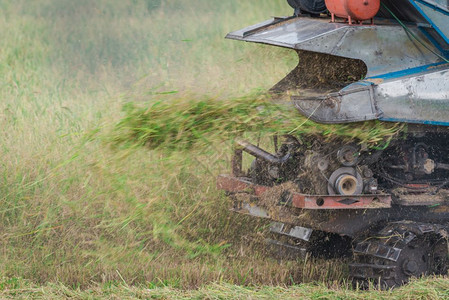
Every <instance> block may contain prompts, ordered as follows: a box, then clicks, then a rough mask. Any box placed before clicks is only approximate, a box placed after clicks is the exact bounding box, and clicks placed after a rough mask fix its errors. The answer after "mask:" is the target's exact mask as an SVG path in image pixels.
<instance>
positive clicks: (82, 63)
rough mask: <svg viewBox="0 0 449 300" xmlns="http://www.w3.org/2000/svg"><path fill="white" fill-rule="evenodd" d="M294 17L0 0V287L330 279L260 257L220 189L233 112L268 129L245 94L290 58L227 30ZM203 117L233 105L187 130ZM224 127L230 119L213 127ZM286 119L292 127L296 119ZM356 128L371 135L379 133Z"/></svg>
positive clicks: (33, 290) (258, 228)
mask: <svg viewBox="0 0 449 300" xmlns="http://www.w3.org/2000/svg"><path fill="white" fill-rule="evenodd" d="M290 13H291V10H290V8H289V7H288V6H287V5H286V3H285V1H283V0H276V1H275V0H263V1H257V3H253V2H250V1H237V0H229V1H218V0H213V1H210V0H209V1H206V0H199V1H181V0H177V1H174V0H166V1H150V0H129V1H119V0H108V1H106V0H98V1H87V0H80V1H69V0H39V1H25V0H19V1H14V2H12V1H6V0H4V1H0V25H1V27H2V30H1V31H0V43H1V47H0V78H1V85H0V96H1V99H2V101H1V102H0V112H1V115H0V116H1V118H0V126H1V130H2V132H1V139H0V151H1V152H0V153H1V157H2V159H1V160H0V163H1V169H0V170H1V171H0V175H1V176H0V237H1V238H0V249H1V250H0V270H1V275H2V277H3V278H4V279H3V280H2V281H1V282H0V290H1V293H2V294H0V296H1V297H14V296H19V295H20V296H22V297H24V298H26V297H41V298H57V297H68V296H72V297H75V298H97V297H100V296H102V297H114V296H115V297H117V298H122V297H142V298H145V297H151V296H152V295H153V294H151V293H154V295H155V296H159V297H161V298H164V297H165V298H178V297H190V296H192V297H198V298H202V297H203V298H207V297H209V298H213V297H215V296H214V295H218V296H220V295H221V296H222V297H223V298H227V297H232V294H233V293H237V294H238V293H240V294H241V295H242V296H241V297H242V298H251V297H258V296H259V295H261V296H262V295H263V294H264V293H265V294H267V295H268V296H267V297H274V295H276V294H277V293H279V294H280V295H287V294H288V293H291V294H292V295H295V293H297V294H298V295H300V293H301V292H300V291H301V289H304V288H305V287H311V286H299V287H296V286H295V287H294V288H292V289H287V288H285V286H286V285H291V284H293V283H306V282H314V281H319V282H328V283H329V282H330V283H335V284H333V285H335V286H338V283H341V282H342V278H344V276H345V273H346V269H345V266H344V264H342V263H341V262H339V261H320V260H306V261H297V262H294V261H283V262H278V261H277V260H274V259H271V258H267V257H266V254H265V253H264V251H263V249H261V248H262V247H260V244H259V241H260V240H261V239H262V238H263V234H264V232H265V230H266V223H264V222H263V221H260V220H252V219H250V218H246V217H240V216H235V215H233V214H231V213H230V212H229V211H228V209H227V208H228V205H229V203H228V202H227V199H226V198H225V197H223V195H222V194H221V193H220V192H219V191H217V190H216V188H215V177H216V175H218V174H219V173H223V172H227V171H228V163H229V159H230V153H231V151H230V149H231V144H230V141H229V140H228V137H229V138H230V137H232V136H233V135H234V134H236V133H238V132H240V131H243V130H247V129H248V124H253V123H251V122H252V121H251V122H249V121H247V120H246V119H245V118H243V117H244V116H245V115H246V114H251V113H252V112H254V110H256V111H257V112H258V113H257V114H256V120H257V121H263V122H266V123H263V124H264V127H266V126H265V125H267V124H269V123H270V124H271V121H270V120H265V119H264V117H265V115H264V114H265V112H260V110H259V109H258V108H259V107H260V106H261V105H265V103H266V102H265V100H264V98H260V97H251V98H242V97H241V95H254V94H258V92H257V90H259V91H260V90H262V91H264V90H266V89H268V88H269V87H270V86H271V85H273V84H274V83H275V82H277V81H278V80H279V79H280V78H282V77H283V76H284V75H285V74H287V73H288V72H289V71H290V70H291V69H292V68H293V67H294V65H295V64H296V57H295V54H294V53H290V52H289V51H286V50H283V49H275V48H270V47H263V46H259V45H250V44H243V43H238V42H233V41H225V40H224V39H223V36H224V35H225V34H226V33H227V32H228V31H231V30H233V29H239V28H241V27H243V26H245V25H249V24H252V23H255V22H258V21H260V20H263V19H265V18H267V17H269V16H270V15H286V14H290ZM255 90H256V92H255ZM259 94H260V93H259ZM192 95H194V96H192ZM198 95H200V96H198ZM217 99H220V100H217ZM229 99H231V100H229ZM248 100H249V102H248ZM252 101H254V102H252ZM129 103H134V104H133V106H131V105H130V104H129ZM243 103H246V104H245V105H244V104H243ZM251 103H252V104H251ZM248 104H251V105H249V106H248ZM239 105H240V106H239ZM123 107H127V110H126V111H123V110H122V109H123ZM192 108H196V109H197V110H196V111H194V113H192ZM206 108H207V109H206ZM241 108H244V109H241ZM275 108H276V109H279V108H278V107H275ZM158 109H159V115H158V117H157V118H154V119H152V118H153V117H152V116H153V114H154V113H155V111H158ZM245 109H247V110H248V111H245ZM198 111H200V112H204V111H207V112H212V113H213V114H212V117H213V118H214V120H216V119H217V118H216V116H217V115H214V114H216V113H220V114H228V113H229V112H231V114H228V116H227V117H226V118H223V119H221V121H219V122H218V121H217V122H213V123H211V122H209V121H210V119H209V121H207V122H206V123H205V124H206V125H205V127H204V128H205V129H202V130H201V132H199V133H200V134H197V133H198V132H195V130H196V129H195V128H196V127H195V126H192V124H191V123H192V122H193V123H195V124H197V122H198V121H200V120H202V119H203V116H204V115H203V114H202V113H201V114H198V113H197V112H198ZM269 113H270V114H272V113H275V114H278V113H286V114H287V112H286V111H284V110H283V109H280V110H277V111H274V112H271V110H270V111H269ZM173 116H176V119H173V118H172V117H173ZM192 118H193V119H192ZM236 118H237V119H236ZM185 120H189V121H188V122H186V121H185ZM192 120H193V121H192ZM229 120H237V121H238V122H237V124H235V125H233V126H236V127H231V128H230V129H229V130H228V132H226V134H225V135H223V136H219V135H220V134H219V132H220V130H222V129H223V128H225V127H226V126H229V125H227V124H229V123H228V121H229ZM191 121H192V122H191ZM161 122H163V123H165V124H166V125H168V124H170V128H162V127H161V128H158V127H157V125H158V124H159V123H161ZM289 122H290V123H289V125H288V126H285V129H284V130H286V131H287V130H290V129H292V128H296V127H298V126H297V125H301V124H302V123H303V122H301V120H300V119H299V118H298V119H297V120H296V119H291V120H289ZM117 124H119V125H117ZM130 124H131V125H132V126H131V125H130ZM207 124H209V125H210V124H212V125H213V126H212V127H211V126H209V125H207ZM273 124H274V125H272V127H270V131H274V130H275V129H278V128H279V126H280V123H279V122H277V123H276V122H275V123H273ZM145 126H147V127H145ZM251 126H254V125H251ZM251 126H250V127H251ZM258 126H260V125H258ZM270 126H271V125H270ZM304 126H307V128H312V127H313V125H312V124H311V123H307V125H304ZM366 126H367V127H365V128H366V129H367V132H365V135H364V136H365V137H367V139H371V138H372V137H373V136H376V135H377V133H376V132H374V133H375V134H374V135H373V134H372V133H373V132H371V133H370V130H374V131H376V130H383V129H382V128H383V127H382V128H381V127H377V126H378V125H374V127H373V126H371V125H369V126H368V125H366ZM136 128H137V129H138V130H136ZM148 128H149V129H151V130H152V131H151V132H153V133H152V134H150V135H145V132H143V131H142V130H140V129H144V130H145V131H146V130H147V129H148ZM180 128H183V130H184V131H183V133H185V134H187V135H188V137H189V139H182V138H181V140H179V139H177V137H178V135H177V133H178V132H179V131H180ZM258 128H260V127H251V128H250V129H258ZM300 128H305V127H301V126H300V127H298V130H299V129H300ZM320 128H321V127H317V128H316V130H321V129H320ZM372 128H374V129H372ZM368 129H369V130H368ZM329 132H333V131H332V130H330V131H329ZM345 132H347V131H345ZM167 133H168V134H167ZM385 133H388V134H390V133H391V131H388V132H385ZM348 136H349V137H351V136H352V133H349V134H348ZM148 138H150V140H148ZM111 141H115V142H117V141H118V142H119V146H112V144H111ZM192 142H193V143H192ZM148 143H150V144H152V145H154V147H153V148H155V149H153V150H151V149H149V148H148V147H136V145H139V144H146V145H148ZM189 143H192V144H190V145H189ZM186 145H187V146H188V147H184V146H186ZM173 147H174V148H177V150H178V151H167V149H168V148H172V149H173ZM185 149H188V151H184V150H185ZM179 150H183V151H179ZM18 278H23V279H18ZM429 283H430V281H423V282H422V283H416V284H417V285H418V286H422V285H429V288H428V292H429V293H433V291H434V290H435V293H439V284H441V285H444V284H445V280H444V279H438V280H436V283H435V284H437V285H436V286H435V287H433V286H432V285H430V284H429ZM248 286H251V287H252V288H251V289H247V288H245V287H248ZM257 286H260V288H256V287H257ZM264 286H267V287H264ZM278 286H281V287H278ZM142 287H146V288H152V289H153V290H145V289H142ZM193 288H200V289H199V290H191V291H189V289H193ZM298 289H299V290H298ZM318 289H321V290H322V291H323V293H324V295H326V293H336V295H344V293H349V295H358V294H356V292H352V291H346V290H344V289H343V288H334V289H332V290H327V289H325V288H324V287H322V286H321V287H318V288H317V290H318ZM317 293H319V292H317ZM385 295H389V294H388V293H387V294H385ZM435 295H438V294H435ZM354 297H359V296H354Z"/></svg>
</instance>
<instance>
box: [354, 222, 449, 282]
mask: <svg viewBox="0 0 449 300" xmlns="http://www.w3.org/2000/svg"><path fill="white" fill-rule="evenodd" d="M446 237H447V231H446V227H445V226H443V225H440V224H427V223H416V222H406V221H403V222H395V223H390V224H389V225H388V226H387V227H385V228H384V229H382V230H381V231H380V232H378V234H376V235H375V237H368V238H365V239H363V240H358V241H356V243H355V247H354V249H353V252H354V263H351V264H350V265H349V269H350V275H351V277H352V278H353V280H354V283H355V284H358V285H359V286H361V287H367V286H368V285H369V282H370V281H372V283H373V284H374V285H375V286H378V287H381V288H383V289H389V288H394V287H398V286H400V285H403V284H405V283H407V282H408V281H409V279H410V278H411V277H421V276H425V275H430V274H445V272H447V270H448V262H449V260H448V243H447V239H446Z"/></svg>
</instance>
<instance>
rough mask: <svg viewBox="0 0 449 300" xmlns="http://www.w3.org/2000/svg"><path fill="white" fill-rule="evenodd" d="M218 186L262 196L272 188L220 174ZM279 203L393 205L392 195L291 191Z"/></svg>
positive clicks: (343, 206) (338, 206) (361, 206)
mask: <svg viewBox="0 0 449 300" xmlns="http://www.w3.org/2000/svg"><path fill="white" fill-rule="evenodd" d="M217 187H218V188H219V189H221V190H224V191H226V192H228V193H231V194H232V193H247V194H249V195H251V196H253V197H260V196H262V195H263V194H264V193H266V192H267V191H269V190H270V189H271V187H268V186H262V185H257V184H253V183H252V182H251V181H250V180H249V179H248V178H239V177H233V176H229V175H220V176H219V177H218V179H217ZM279 205H283V206H291V207H294V208H301V209H313V210H326V209H381V208H390V207H391V195H389V194H376V195H353V196H343V195H308V194H301V193H296V192H291V193H290V194H289V195H287V196H285V195H283V197H282V199H279Z"/></svg>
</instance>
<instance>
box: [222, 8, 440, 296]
mask: <svg viewBox="0 0 449 300" xmlns="http://www.w3.org/2000/svg"><path fill="white" fill-rule="evenodd" d="M288 3H289V4H290V6H292V7H293V8H294V9H295V13H294V16H293V17H287V18H274V19H271V20H268V21H266V22H263V23H260V24H257V25H254V26H250V27H247V28H245V29H242V30H239V31H235V32H232V33H230V34H228V36H227V38H229V39H234V40H240V41H247V42H255V43H262V44H269V45H275V46H279V47H284V48H291V49H293V50H294V51H296V52H297V53H298V55H299V64H298V66H297V67H296V68H295V69H294V70H293V71H292V72H291V73H289V74H288V75H287V76H286V77H285V78H284V79H283V80H281V81H280V82H279V83H278V84H276V85H275V86H274V87H273V88H272V92H273V93H275V94H284V95H285V94H287V91H288V94H290V95H291V103H292V104H293V105H292V107H293V106H294V107H295V108H296V109H297V110H298V111H299V112H300V113H301V114H303V115H304V116H306V117H307V118H309V119H311V120H314V121H315V122H319V123H329V124H332V123H350V122H364V121H368V120H381V121H386V122H400V123H407V130H406V131H405V132H404V133H402V134H401V135H400V136H398V137H396V138H395V139H394V140H392V141H391V143H389V144H388V146H387V147H385V148H384V149H370V148H369V147H365V146H364V145H360V144H359V143H358V142H357V141H354V142H353V143H349V144H348V143H347V142H343V141H342V140H338V139H334V141H333V142H324V141H322V140H320V139H319V138H313V139H307V138H306V137H305V138H301V139H298V138H297V137H293V136H286V137H283V138H282V142H280V143H279V141H278V139H277V138H276V139H275V146H274V149H275V150H273V151H274V153H270V152H268V151H266V150H263V149H261V148H260V147H259V146H256V145H253V144H251V143H249V142H247V141H244V140H239V141H237V144H238V145H237V146H236V149H235V153H234V157H233V162H232V175H221V176H220V177H219V178H218V186H219V188H220V189H222V190H225V191H226V193H227V194H228V195H229V197H230V198H231V199H232V200H233V210H235V211H236V212H239V213H244V214H249V215H253V216H256V217H262V218H269V219H271V220H273V221H274V223H273V224H272V226H271V232H272V234H273V236H276V239H272V240H271V243H272V244H274V245H277V246H279V248H282V249H286V250H288V251H283V253H286V254H287V253H290V254H291V253H294V254H305V253H307V252H310V253H311V254H312V255H313V254H315V255H319V256H325V257H329V256H333V257H338V256H340V255H345V254H346V255H347V254H348V253H349V256H351V257H353V261H352V262H351V263H350V264H349V272H350V276H351V278H352V279H353V280H354V281H355V282H360V283H362V284H365V283H367V282H369V281H374V282H377V284H380V286H382V287H384V288H390V287H395V286H399V285H401V284H404V283H406V282H407V281H408V280H409V278H410V277H419V276H423V275H429V274H446V273H447V271H448V268H449V258H448V238H449V234H448V232H449V1H447V0H326V1H324V0H288ZM243 153H247V154H249V155H251V156H253V157H254V161H253V163H252V164H251V167H250V168H249V170H248V171H247V172H246V171H245V170H243V168H242V156H243Z"/></svg>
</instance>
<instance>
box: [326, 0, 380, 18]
mask: <svg viewBox="0 0 449 300" xmlns="http://www.w3.org/2000/svg"><path fill="white" fill-rule="evenodd" d="M326 6H327V9H328V10H329V12H330V13H331V14H332V19H334V16H336V17H340V18H345V19H348V20H349V23H351V21H364V20H369V19H372V18H374V16H375V15H376V14H377V12H378V11H379V9H380V0H326Z"/></svg>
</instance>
